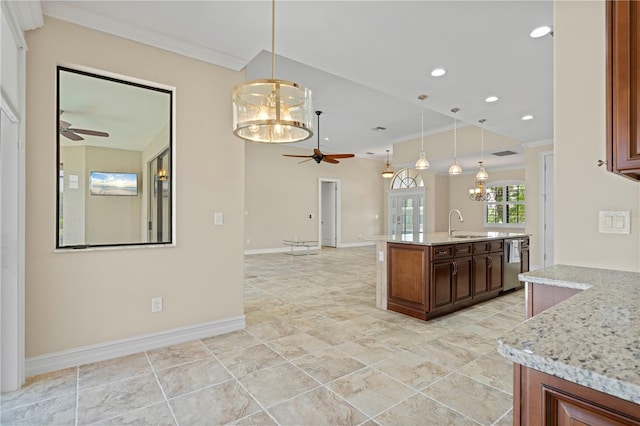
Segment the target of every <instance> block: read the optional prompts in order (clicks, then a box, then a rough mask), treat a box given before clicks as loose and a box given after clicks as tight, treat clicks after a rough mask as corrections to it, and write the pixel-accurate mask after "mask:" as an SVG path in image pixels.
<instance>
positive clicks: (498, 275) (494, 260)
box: [488, 252, 522, 291]
mask: <svg viewBox="0 0 640 426" xmlns="http://www.w3.org/2000/svg"><path fill="white" fill-rule="evenodd" d="M503 258H504V254H503V253H502V252H500V253H491V254H489V271H488V276H489V291H492V290H499V289H501V288H502V260H503ZM520 261H521V262H522V258H521V259H520Z"/></svg>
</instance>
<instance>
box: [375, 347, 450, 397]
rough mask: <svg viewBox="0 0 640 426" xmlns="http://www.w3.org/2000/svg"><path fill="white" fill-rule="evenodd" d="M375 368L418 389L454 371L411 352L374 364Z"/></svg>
mask: <svg viewBox="0 0 640 426" xmlns="http://www.w3.org/2000/svg"><path fill="white" fill-rule="evenodd" d="M373 368H375V369H376V370H379V371H381V372H383V373H385V374H387V375H389V376H391V377H393V378H394V379H396V380H398V381H400V382H402V383H404V384H405V385H407V386H411V387H412V388H414V389H416V390H422V389H424V388H425V387H427V386H428V385H430V384H431V383H433V382H435V381H436V380H439V379H441V378H443V377H444V376H446V375H447V374H449V373H451V371H452V370H448V369H446V368H445V367H443V366H441V365H440V364H436V363H433V362H431V361H429V360H427V359H426V358H423V357H421V356H418V355H416V354H413V353H411V352H402V353H400V354H398V356H396V357H393V358H389V359H386V360H384V361H381V362H379V363H377V364H374V365H373Z"/></svg>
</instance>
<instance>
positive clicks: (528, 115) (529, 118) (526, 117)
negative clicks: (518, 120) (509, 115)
mask: <svg viewBox="0 0 640 426" xmlns="http://www.w3.org/2000/svg"><path fill="white" fill-rule="evenodd" d="M522 119H523V120H524V121H527V120H533V115H531V114H527V115H523V116H522Z"/></svg>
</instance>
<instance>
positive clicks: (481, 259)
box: [473, 255, 489, 296]
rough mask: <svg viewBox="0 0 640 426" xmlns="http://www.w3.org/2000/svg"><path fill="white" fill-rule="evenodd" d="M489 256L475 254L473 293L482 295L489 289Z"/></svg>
mask: <svg viewBox="0 0 640 426" xmlns="http://www.w3.org/2000/svg"><path fill="white" fill-rule="evenodd" d="M488 267H489V256H487V255H478V256H473V295H474V296H480V295H482V294H485V293H486V292H488V291H489V281H488V280H487V278H488V277H489V275H488V274H489V271H488V269H489V268H488Z"/></svg>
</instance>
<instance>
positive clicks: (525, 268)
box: [520, 248, 529, 273]
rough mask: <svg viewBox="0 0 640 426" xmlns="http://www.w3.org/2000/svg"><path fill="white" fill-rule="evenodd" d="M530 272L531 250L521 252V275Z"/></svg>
mask: <svg viewBox="0 0 640 426" xmlns="http://www.w3.org/2000/svg"><path fill="white" fill-rule="evenodd" d="M523 272H529V249H528V248H527V249H524V250H521V251H520V273H523Z"/></svg>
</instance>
